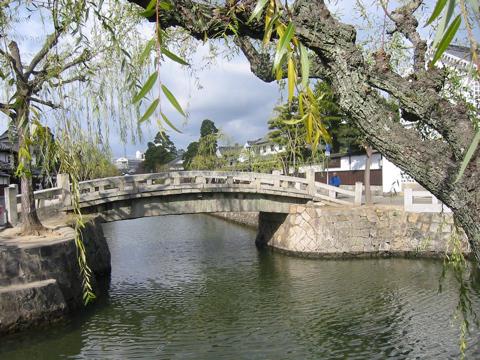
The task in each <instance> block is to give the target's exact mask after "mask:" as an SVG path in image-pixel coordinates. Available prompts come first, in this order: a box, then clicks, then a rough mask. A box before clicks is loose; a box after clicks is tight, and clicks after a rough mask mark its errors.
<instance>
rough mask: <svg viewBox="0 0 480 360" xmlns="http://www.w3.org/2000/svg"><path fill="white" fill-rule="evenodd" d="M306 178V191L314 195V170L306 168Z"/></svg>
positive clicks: (315, 191)
mask: <svg viewBox="0 0 480 360" xmlns="http://www.w3.org/2000/svg"><path fill="white" fill-rule="evenodd" d="M305 176H306V179H307V191H308V193H309V194H310V195H315V194H316V193H317V190H316V189H315V170H313V169H307V171H306V172H305Z"/></svg>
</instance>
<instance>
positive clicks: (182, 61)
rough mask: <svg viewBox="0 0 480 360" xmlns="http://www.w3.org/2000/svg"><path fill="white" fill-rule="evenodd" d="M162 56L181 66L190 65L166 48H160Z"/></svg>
mask: <svg viewBox="0 0 480 360" xmlns="http://www.w3.org/2000/svg"><path fill="white" fill-rule="evenodd" d="M162 54H163V55H165V56H166V57H168V58H170V59H171V60H173V61H175V62H177V63H179V64H181V65H190V64H189V63H188V62H186V61H185V60H183V59H182V58H181V57H180V56H177V55H175V54H174V53H172V52H171V51H169V50H168V49H167V48H166V47H162Z"/></svg>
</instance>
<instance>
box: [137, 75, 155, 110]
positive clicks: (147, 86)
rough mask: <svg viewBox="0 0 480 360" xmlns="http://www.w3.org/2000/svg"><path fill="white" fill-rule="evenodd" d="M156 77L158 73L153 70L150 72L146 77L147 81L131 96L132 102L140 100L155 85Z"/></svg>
mask: <svg viewBox="0 0 480 360" xmlns="http://www.w3.org/2000/svg"><path fill="white" fill-rule="evenodd" d="M157 78H158V73H157V72H154V73H152V74H151V75H150V76H149V77H148V79H147V82H146V83H145V84H144V85H143V87H142V88H141V89H140V91H139V92H138V94H137V95H135V97H134V98H133V100H132V102H133V103H134V104H135V103H137V102H139V101H140V100H142V99H143V97H144V96H145V95H147V93H148V92H149V91H150V90H151V89H152V87H153V85H155V83H156V81H157Z"/></svg>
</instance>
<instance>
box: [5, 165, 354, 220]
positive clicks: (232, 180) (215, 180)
mask: <svg viewBox="0 0 480 360" xmlns="http://www.w3.org/2000/svg"><path fill="white" fill-rule="evenodd" d="M57 184H58V186H57V187H54V188H50V189H43V190H38V191H35V192H34V197H35V201H36V203H37V207H38V208H47V207H51V206H54V207H56V208H63V209H68V208H70V207H71V191H72V189H71V185H70V183H69V177H68V175H66V174H58V175H57ZM79 190H80V203H81V206H82V203H83V204H84V205H83V206H89V205H90V204H92V202H95V203H105V202H108V201H114V199H128V198H133V197H144V196H157V195H162V193H163V194H178V193H182V192H185V191H188V192H191V191H194V192H202V191H205V192H212V191H213V192H214V191H219V192H222V191H225V192H252V193H258V192H262V193H265V194H273V195H280V196H291V197H297V198H303V199H311V200H313V201H328V202H330V203H336V204H340V205H361V198H362V184H361V183H357V184H356V186H355V191H349V190H345V189H341V188H339V187H335V186H331V185H327V184H323V183H319V182H315V178H314V173H308V172H307V174H306V178H298V177H293V176H286V175H277V174H263V173H251V172H240V171H171V172H160V173H152V174H139V175H125V176H115V177H108V178H103V179H95V180H88V181H81V182H80V183H79ZM17 193H18V189H17V187H16V186H10V187H9V188H7V189H6V190H5V198H6V202H7V203H8V204H7V206H6V207H7V211H8V212H9V214H10V216H9V221H10V222H12V223H13V221H15V220H14V219H15V218H16V216H17V213H18V209H17V207H18V206H17V204H18V202H19V201H20V199H21V195H17ZM149 193H150V194H151V195H149ZM339 194H341V195H343V197H342V198H341V199H338V197H339V196H338V195H339Z"/></svg>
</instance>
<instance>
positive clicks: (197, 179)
mask: <svg viewBox="0 0 480 360" xmlns="http://www.w3.org/2000/svg"><path fill="white" fill-rule="evenodd" d="M206 183H207V180H206V179H205V176H195V184H206Z"/></svg>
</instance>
